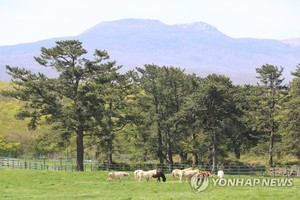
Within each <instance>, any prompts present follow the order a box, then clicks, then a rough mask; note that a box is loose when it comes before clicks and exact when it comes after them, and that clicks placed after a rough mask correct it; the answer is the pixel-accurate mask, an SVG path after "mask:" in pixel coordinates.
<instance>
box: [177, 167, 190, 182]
mask: <svg viewBox="0 0 300 200" xmlns="http://www.w3.org/2000/svg"><path fill="white" fill-rule="evenodd" d="M192 169H193V168H192V167H189V168H185V169H174V170H172V177H173V180H175V179H176V177H180V174H182V173H183V171H188V170H192Z"/></svg>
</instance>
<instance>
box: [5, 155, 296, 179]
mask: <svg viewBox="0 0 300 200" xmlns="http://www.w3.org/2000/svg"><path fill="white" fill-rule="evenodd" d="M47 162H49V161H47ZM47 162H46V160H45V159H44V160H40V161H38V162H36V161H26V160H20V159H15V158H0V169H4V168H13V169H28V170H52V171H55V170H57V171H75V170H76V164H74V163H73V162H62V159H60V160H59V161H54V162H53V163H52V164H48V163H47ZM188 167H191V165H185V164H173V165H169V164H150V163H143V164H140V163H137V164H125V163H122V164H112V165H108V164H100V163H98V162H93V161H88V162H85V163H84V170H85V171H98V170H102V171H110V170H113V171H134V170H136V169H142V170H151V169H157V168H160V169H162V170H163V171H165V172H166V173H171V172H172V170H173V169H184V168H188ZM193 167H194V168H197V169H199V170H206V171H212V168H211V166H210V165H197V166H193ZM216 170H218V168H217V169H216ZM222 170H223V171H224V172H225V174H227V175H251V176H299V174H300V165H298V166H297V165H292V166H289V165H285V166H279V165H274V166H273V167H266V166H264V165H256V166H239V165H225V166H222Z"/></svg>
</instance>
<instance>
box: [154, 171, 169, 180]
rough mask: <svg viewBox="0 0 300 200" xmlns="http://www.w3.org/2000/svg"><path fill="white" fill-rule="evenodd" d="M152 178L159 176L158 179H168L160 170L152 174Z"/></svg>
mask: <svg viewBox="0 0 300 200" xmlns="http://www.w3.org/2000/svg"><path fill="white" fill-rule="evenodd" d="M152 178H157V181H160V178H162V180H163V182H166V180H167V178H166V176H165V174H164V173H163V172H162V171H160V170H157V171H156V173H155V174H153V175H152Z"/></svg>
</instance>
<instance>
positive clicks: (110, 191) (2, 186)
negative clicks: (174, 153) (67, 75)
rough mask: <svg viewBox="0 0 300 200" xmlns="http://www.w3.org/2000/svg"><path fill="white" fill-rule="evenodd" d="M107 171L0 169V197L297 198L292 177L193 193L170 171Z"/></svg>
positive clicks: (298, 181)
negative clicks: (286, 182) (113, 175)
mask: <svg viewBox="0 0 300 200" xmlns="http://www.w3.org/2000/svg"><path fill="white" fill-rule="evenodd" d="M107 174H108V172H107V171H89V172H69V171H68V172H65V171H41V170H13V169H0V199H4V200H5V199H12V200H16V199H22V200H24V199H30V200H32V199H39V200H40V199H47V200H48V199H49V200H51V199H55V200H68V199H70V200H71V199H72V200H76V199H124V200H125V199H151V200H153V199H178V200H179V199H180V200H182V199H205V200H209V199H230V200H232V199H243V200H246V199H278V200H282V199H289V200H290V199H295V200H296V199H300V178H293V186H291V187H271V186H270V187H262V186H255V187H221V186H213V184H212V181H210V183H211V184H210V186H209V187H208V189H206V190H205V191H203V192H201V193H198V194H196V193H194V192H193V191H192V189H191V187H190V185H189V183H186V182H185V183H180V182H178V180H177V181H173V180H171V176H170V174H167V182H165V183H163V182H157V181H156V180H155V179H152V180H151V181H148V182H147V181H145V180H143V181H141V182H135V181H134V178H133V173H132V172H130V174H131V178H130V179H123V180H122V181H118V180H113V181H112V182H108V181H107V180H106V179H107ZM227 177H228V178H234V176H227ZM237 177H238V176H237ZM245 178H253V177H245Z"/></svg>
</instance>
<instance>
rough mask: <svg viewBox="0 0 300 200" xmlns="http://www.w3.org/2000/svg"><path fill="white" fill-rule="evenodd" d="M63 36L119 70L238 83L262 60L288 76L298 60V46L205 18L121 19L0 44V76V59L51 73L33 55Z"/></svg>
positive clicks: (249, 78)
mask: <svg viewBox="0 0 300 200" xmlns="http://www.w3.org/2000/svg"><path fill="white" fill-rule="evenodd" d="M67 39H78V40H80V41H81V42H83V46H84V48H85V49H87V50H88V51H89V55H88V56H90V57H91V56H92V54H93V51H94V50H95V49H101V50H107V51H108V53H109V55H110V58H111V59H112V60H116V61H117V64H118V65H122V66H123V70H124V71H127V70H128V69H134V68H135V67H142V66H143V65H144V64H152V63H153V64H157V65H159V66H163V65H166V66H174V67H180V68H184V69H185V71H186V72H187V73H196V74H198V75H199V76H202V77H204V76H206V75H208V74H210V73H218V74H224V75H226V76H228V77H230V78H231V80H233V82H234V83H237V84H245V83H247V84H249V83H250V84H255V83H256V82H257V79H256V78H255V76H256V73H255V68H258V67H261V66H262V65H264V64H266V63H268V64H272V65H275V66H278V67H279V66H282V67H284V72H285V77H286V80H287V81H288V80H290V79H291V76H290V72H291V71H294V70H295V68H296V65H297V64H299V63H300V46H299V45H298V46H297V45H294V44H295V42H294V43H291V41H287V40H286V41H279V40H271V39H253V38H232V37H229V36H227V35H225V34H223V33H222V32H220V31H219V30H218V29H217V28H215V27H213V26H211V25H209V24H206V23H204V22H195V23H189V24H177V25H166V24H164V23H162V22H160V21H157V20H147V19H122V20H116V21H109V22H102V23H99V24H97V25H96V26H94V27H92V28H91V29H89V30H86V31H85V32H83V33H81V34H80V35H78V36H74V37H65V38H52V39H49V40H44V41H38V42H34V43H27V44H18V45H11V46H0V73H1V76H0V79H2V80H8V76H7V75H6V74H5V72H4V66H5V65H13V66H19V67H25V68H27V69H30V70H32V71H33V72H37V71H42V72H43V73H46V74H47V75H49V76H55V73H54V72H53V71H52V70H51V69H45V68H44V67H42V68H41V67H40V66H38V65H37V63H36V62H35V61H34V59H33V57H34V56H38V55H40V48H41V47H52V46H54V45H55V43H54V42H55V41H58V40H67ZM294 41H295V40H294Z"/></svg>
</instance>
